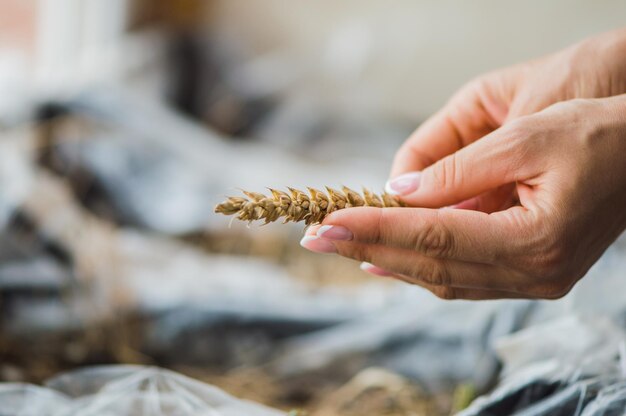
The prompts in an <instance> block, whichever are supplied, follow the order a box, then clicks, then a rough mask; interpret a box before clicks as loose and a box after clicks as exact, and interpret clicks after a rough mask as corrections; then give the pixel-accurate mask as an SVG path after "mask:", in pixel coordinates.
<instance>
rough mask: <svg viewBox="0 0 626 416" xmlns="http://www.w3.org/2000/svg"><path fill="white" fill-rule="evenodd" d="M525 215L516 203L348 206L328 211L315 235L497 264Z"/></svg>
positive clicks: (511, 249) (510, 250)
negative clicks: (488, 207) (496, 207)
mask: <svg viewBox="0 0 626 416" xmlns="http://www.w3.org/2000/svg"><path fill="white" fill-rule="evenodd" d="M511 216H514V217H517V218H516V220H515V221H513V220H511V219H510V217H511ZM526 216H528V213H527V212H526V210H524V209H523V208H521V207H513V208H510V209H509V210H507V211H503V212H497V213H494V214H485V213H483V212H479V211H468V210H461V209H427V208H382V209H381V208H365V207H361V208H349V209H344V210H340V211H336V212H334V213H332V214H331V215H329V216H328V217H327V218H326V219H325V220H324V223H323V226H322V227H320V229H319V230H318V232H317V235H318V236H320V237H323V238H324V239H328V240H337V241H347V240H351V241H353V242H355V243H362V244H375V245H381V246H389V247H395V248H402V249H407V250H413V251H416V252H418V253H421V254H423V255H427V256H430V257H437V258H449V259H455V260H462V261H471V262H476V263H485V264H497V262H498V261H499V260H500V259H507V258H510V257H511V256H513V255H514V254H515V253H516V250H517V249H518V248H519V247H518V246H519V245H520V244H522V242H521V241H520V238H519V236H520V235H521V234H522V232H521V231H520V227H525V228H526V229H531V227H530V224H526V223H525V221H524V220H526ZM530 220H531V219H529V221H530Z"/></svg>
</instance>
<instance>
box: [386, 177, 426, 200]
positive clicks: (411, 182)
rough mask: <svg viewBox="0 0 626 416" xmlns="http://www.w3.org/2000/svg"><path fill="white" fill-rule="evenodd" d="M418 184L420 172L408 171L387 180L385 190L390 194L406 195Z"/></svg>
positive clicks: (413, 190) (415, 188)
mask: <svg viewBox="0 0 626 416" xmlns="http://www.w3.org/2000/svg"><path fill="white" fill-rule="evenodd" d="M419 186H420V172H410V173H405V174H404V175H400V176H398V177H396V178H393V179H391V180H390V181H387V184H386V185H385V191H387V193H388V194H391V195H407V194H410V193H411V192H415V191H416V190H417V188H418V187H419Z"/></svg>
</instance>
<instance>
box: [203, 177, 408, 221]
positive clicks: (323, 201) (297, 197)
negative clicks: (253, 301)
mask: <svg viewBox="0 0 626 416" xmlns="http://www.w3.org/2000/svg"><path fill="white" fill-rule="evenodd" d="M288 189H289V193H287V192H283V191H279V190H276V189H271V188H270V189H269V190H270V192H271V195H263V194H260V193H257V192H248V191H243V193H244V194H245V196H246V197H247V198H246V197H238V196H231V197H229V198H228V199H226V201H224V202H222V203H221V204H218V205H217V206H216V207H215V212H216V213H219V214H224V215H237V217H236V218H237V219H240V220H242V221H248V222H252V221H257V220H264V221H265V224H267V223H270V222H274V221H277V220H278V219H279V218H283V222H284V223H286V222H290V221H293V222H298V221H304V222H305V223H306V225H311V224H318V223H320V222H322V221H323V220H324V218H326V216H327V215H328V214H330V213H331V212H333V211H337V210H339V209H344V208H351V207H377V208H388V207H402V206H404V204H402V202H400V201H399V200H398V199H397V198H396V197H394V196H392V195H389V194H387V193H383V194H382V195H381V196H378V195H376V194H374V193H372V192H370V191H369V190H367V189H363V193H362V194H360V193H358V192H356V191H353V190H352V189H350V188H347V187H345V186H344V187H343V188H342V189H341V191H338V190H336V189H333V188H328V187H326V191H327V192H322V191H320V190H317V189H314V188H307V189H308V190H309V193H308V194H307V193H306V192H303V191H300V190H298V189H293V188H288Z"/></svg>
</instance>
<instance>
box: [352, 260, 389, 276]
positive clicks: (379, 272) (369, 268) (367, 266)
mask: <svg viewBox="0 0 626 416" xmlns="http://www.w3.org/2000/svg"><path fill="white" fill-rule="evenodd" d="M360 268H361V270H363V271H364V272H367V273H370V274H374V275H376V276H383V277H387V276H392V275H393V273H390V272H388V271H387V270H385V269H382V268H380V267H378V266H374V265H373V264H372V263H368V262H365V261H364V262H363V263H361V266H360Z"/></svg>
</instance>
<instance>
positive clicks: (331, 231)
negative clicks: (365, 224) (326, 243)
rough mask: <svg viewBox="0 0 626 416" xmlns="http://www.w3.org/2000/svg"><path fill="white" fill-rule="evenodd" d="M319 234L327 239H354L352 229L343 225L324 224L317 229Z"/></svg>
mask: <svg viewBox="0 0 626 416" xmlns="http://www.w3.org/2000/svg"><path fill="white" fill-rule="evenodd" d="M317 236H318V237H320V238H325V239H326V240H337V241H349V240H352V237H353V235H352V231H350V230H348V229H347V228H346V227H342V226H341V225H322V226H321V227H320V228H319V230H317Z"/></svg>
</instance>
